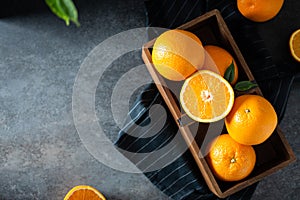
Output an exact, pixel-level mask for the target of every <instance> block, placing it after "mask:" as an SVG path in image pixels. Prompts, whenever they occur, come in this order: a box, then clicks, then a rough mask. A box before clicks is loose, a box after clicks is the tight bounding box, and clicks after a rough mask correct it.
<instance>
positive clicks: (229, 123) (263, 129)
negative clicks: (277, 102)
mask: <svg viewBox="0 0 300 200" xmlns="http://www.w3.org/2000/svg"><path fill="white" fill-rule="evenodd" d="M225 125H226V128H227V131H228V133H229V135H230V136H231V137H232V138H233V139H234V140H235V141H237V142H239V143H241V144H245V145H257V144H261V143H263V142H264V141H266V140H267V139H268V138H269V137H270V136H271V134H272V133H273V131H274V130H275V128H276V126H277V115H276V112H275V110H274V108H273V106H272V105H271V104H270V103H269V102H268V101H267V100H266V99H265V98H263V97H261V96H259V95H242V96H239V97H237V98H236V99H235V101H234V104H233V107H232V109H231V111H230V113H229V114H228V115H227V116H226V118H225Z"/></svg>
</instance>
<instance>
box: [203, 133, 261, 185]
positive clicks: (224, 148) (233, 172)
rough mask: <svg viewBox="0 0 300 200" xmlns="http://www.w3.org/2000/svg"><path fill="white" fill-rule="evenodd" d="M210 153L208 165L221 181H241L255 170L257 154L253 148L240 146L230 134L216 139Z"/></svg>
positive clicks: (212, 143) (210, 146)
mask: <svg viewBox="0 0 300 200" xmlns="http://www.w3.org/2000/svg"><path fill="white" fill-rule="evenodd" d="M208 151H209V153H208V154H207V161H208V164H209V166H210V168H211V170H212V172H213V173H214V175H215V176H216V177H217V178H218V179H220V180H223V181H239V180H241V179H243V178H245V177H247V176H248V175H249V174H250V173H251V172H252V170H253V169H254V166H255V162H256V154H255V151H254V149H253V147H252V146H248V145H242V144H239V143H238V142H236V141H234V140H233V139H232V138H231V137H230V136H229V135H228V134H222V135H220V136H219V137H217V138H216V139H214V140H213V141H212V142H211V143H210V145H209V147H208Z"/></svg>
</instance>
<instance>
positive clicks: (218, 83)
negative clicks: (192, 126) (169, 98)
mask: <svg viewBox="0 0 300 200" xmlns="http://www.w3.org/2000/svg"><path fill="white" fill-rule="evenodd" d="M233 101H234V92H233V89H232V87H231V85H230V84H229V83H228V82H227V81H226V80H225V79H224V78H223V77H222V76H220V75H218V74H216V73H214V72H212V71H209V70H200V71H198V72H196V73H195V74H193V75H192V76H191V77H189V78H188V79H186V80H185V82H184V84H183V86H182V89H181V92H180V103H181V106H182V108H183V110H184V111H185V112H186V114H187V115H188V116H189V117H190V118H192V119H194V120H195V121H199V122H215V121H218V120H220V119H223V118H224V117H225V116H226V115H227V114H228V113H229V112H230V110H231V108H232V106H233Z"/></svg>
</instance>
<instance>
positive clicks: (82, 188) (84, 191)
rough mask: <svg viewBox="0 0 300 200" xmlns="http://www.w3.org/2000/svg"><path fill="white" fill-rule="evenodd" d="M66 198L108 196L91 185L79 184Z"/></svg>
mask: <svg viewBox="0 0 300 200" xmlns="http://www.w3.org/2000/svg"><path fill="white" fill-rule="evenodd" d="M64 200H106V198H105V197H104V196H103V194H101V193H100V192H99V191H98V190H96V189H95V188H93V187H91V186H88V185H78V186H75V187H73V188H72V189H71V190H70V191H69V192H68V194H67V195H66V196H65V198H64Z"/></svg>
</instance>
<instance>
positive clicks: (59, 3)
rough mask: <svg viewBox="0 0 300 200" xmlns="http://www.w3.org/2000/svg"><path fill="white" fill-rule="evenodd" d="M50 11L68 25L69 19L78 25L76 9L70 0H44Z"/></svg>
mask: <svg viewBox="0 0 300 200" xmlns="http://www.w3.org/2000/svg"><path fill="white" fill-rule="evenodd" d="M45 1H46V4H47V5H48V6H49V8H50V9H51V11H52V12H53V13H54V14H55V15H57V16H58V17H59V18H61V19H63V20H65V22H66V25H67V26H69V24H70V21H72V22H74V24H76V25H77V26H79V25H80V24H79V22H78V13H77V9H76V7H75V5H74V3H73V1H72V0H45Z"/></svg>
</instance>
